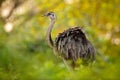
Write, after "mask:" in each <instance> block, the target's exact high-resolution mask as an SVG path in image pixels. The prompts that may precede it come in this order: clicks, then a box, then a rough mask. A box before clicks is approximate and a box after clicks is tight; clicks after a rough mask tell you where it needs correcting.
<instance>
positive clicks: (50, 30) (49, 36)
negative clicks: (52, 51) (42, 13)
mask: <svg viewBox="0 0 120 80" xmlns="http://www.w3.org/2000/svg"><path fill="white" fill-rule="evenodd" d="M54 23H55V20H51V22H50V24H49V27H48V29H47V36H46V40H47V42H48V44H49V46H50V47H51V48H53V47H54V43H53V40H52V38H51V32H52V28H53V25H54Z"/></svg>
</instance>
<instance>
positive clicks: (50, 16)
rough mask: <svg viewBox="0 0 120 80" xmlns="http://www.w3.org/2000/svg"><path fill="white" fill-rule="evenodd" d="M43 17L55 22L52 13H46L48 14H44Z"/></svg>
mask: <svg viewBox="0 0 120 80" xmlns="http://www.w3.org/2000/svg"><path fill="white" fill-rule="evenodd" d="M44 16H46V17H48V18H50V20H56V15H55V13H54V12H48V13H46V14H44Z"/></svg>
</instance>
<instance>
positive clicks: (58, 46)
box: [44, 12, 96, 68]
mask: <svg viewBox="0 0 120 80" xmlns="http://www.w3.org/2000/svg"><path fill="white" fill-rule="evenodd" d="M44 16H46V17H48V18H49V19H50V24H49V27H48V29H47V34H46V40H47V42H48V44H49V46H50V47H51V48H52V49H53V50H54V53H55V55H56V56H59V57H60V58H61V59H62V60H63V62H64V63H65V65H66V66H67V68H70V67H71V68H75V67H76V66H77V60H82V64H85V65H87V64H89V63H91V62H93V61H94V60H95V55H96V53H95V48H94V46H93V45H92V44H91V42H90V41H89V40H88V39H87V38H86V35H85V33H84V32H83V30H82V29H81V28H80V27H74V28H69V29H67V30H65V31H64V32H62V33H59V34H58V36H57V37H56V39H55V41H53V40H52V38H51V31H52V28H53V26H54V24H55V22H56V15H55V13H54V12H48V13H46V14H44Z"/></svg>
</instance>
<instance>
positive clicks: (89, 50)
mask: <svg viewBox="0 0 120 80" xmlns="http://www.w3.org/2000/svg"><path fill="white" fill-rule="evenodd" d="M55 48H56V50H57V51H58V52H59V53H58V54H59V55H60V56H62V57H64V58H65V59H71V60H72V61H76V60H77V59H78V58H81V59H83V60H84V61H91V60H92V59H94V52H95V51H94V47H93V46H92V44H91V43H90V42H89V41H88V40H87V39H86V36H85V34H84V33H83V32H82V31H81V29H79V28H71V29H68V30H66V31H64V32H63V33H61V34H59V35H58V37H57V38H56V41H55Z"/></svg>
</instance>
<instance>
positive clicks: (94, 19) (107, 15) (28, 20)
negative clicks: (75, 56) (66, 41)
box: [0, 0, 120, 80]
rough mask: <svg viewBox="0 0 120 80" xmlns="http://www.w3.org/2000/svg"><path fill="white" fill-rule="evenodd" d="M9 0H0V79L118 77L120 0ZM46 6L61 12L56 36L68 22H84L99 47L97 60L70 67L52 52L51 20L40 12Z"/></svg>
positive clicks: (92, 79) (114, 79) (100, 79)
mask: <svg viewBox="0 0 120 80" xmlns="http://www.w3.org/2000/svg"><path fill="white" fill-rule="evenodd" d="M5 1H6V0H1V1H0V6H1V8H0V13H1V16H0V80H54V79H55V80H79V79H81V80H106V79H107V80H109V79H110V80H119V79H120V78H119V74H120V69H119V68H120V0H56V1H53V0H26V1H24V0H8V1H9V2H7V3H6V2H5ZM17 1H18V2H17ZM2 3H4V5H3V4H2ZM12 5H13V6H14V7H12ZM10 6H11V8H10ZM6 9H8V10H9V11H8V14H9V16H8V15H7V16H6V15H4V14H6V13H7V12H5V11H4V10H6ZM48 11H54V12H55V13H56V15H57V22H56V24H55V27H54V28H53V31H52V37H53V39H54V38H55V37H56V36H57V34H58V33H59V32H62V31H64V30H65V29H67V28H70V27H74V26H80V27H83V29H84V30H85V33H86V35H87V37H88V39H89V40H90V41H91V42H92V43H93V44H94V46H95V48H96V52H97V58H96V62H95V64H94V65H93V66H91V67H85V66H81V67H80V70H77V71H75V72H69V71H68V70H67V69H66V67H65V66H64V64H63V62H62V60H60V59H59V58H57V57H56V56H54V54H53V51H52V49H51V48H50V47H49V46H48V45H47V43H46V41H45V34H46V29H47V26H48V24H49V21H48V20H46V18H44V17H41V16H42V14H43V13H45V12H48ZM10 12H11V13H10ZM2 14H3V15H2Z"/></svg>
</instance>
